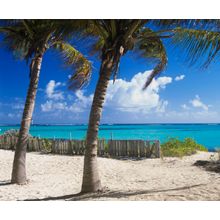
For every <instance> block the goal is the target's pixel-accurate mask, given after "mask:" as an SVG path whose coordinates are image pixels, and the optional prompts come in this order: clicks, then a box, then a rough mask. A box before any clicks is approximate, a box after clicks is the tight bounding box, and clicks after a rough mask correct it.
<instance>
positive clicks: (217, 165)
mask: <svg viewBox="0 0 220 220" xmlns="http://www.w3.org/2000/svg"><path fill="white" fill-rule="evenodd" d="M193 165H194V166H197V167H201V168H203V169H205V170H206V171H211V172H215V173H220V161H208V160H197V161H196V162H195V163H194V164H193Z"/></svg>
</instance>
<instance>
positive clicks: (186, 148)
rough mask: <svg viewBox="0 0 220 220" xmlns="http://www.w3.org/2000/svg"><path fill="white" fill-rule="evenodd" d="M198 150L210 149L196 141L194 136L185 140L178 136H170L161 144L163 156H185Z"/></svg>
mask: <svg viewBox="0 0 220 220" xmlns="http://www.w3.org/2000/svg"><path fill="white" fill-rule="evenodd" d="M197 151H208V149H207V148H206V147H205V146H203V145H201V144H198V143H196V142H195V141H194V140H193V139H192V138H185V139H184V140H183V141H181V140H179V139H177V138H169V139H168V140H167V141H166V142H164V143H163V144H161V152H162V156H163V157H183V156H190V155H192V154H195V153H196V152H197Z"/></svg>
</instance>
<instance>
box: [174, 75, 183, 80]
mask: <svg viewBox="0 0 220 220" xmlns="http://www.w3.org/2000/svg"><path fill="white" fill-rule="evenodd" d="M184 78H185V75H180V76H176V77H175V81H180V80H183V79H184Z"/></svg>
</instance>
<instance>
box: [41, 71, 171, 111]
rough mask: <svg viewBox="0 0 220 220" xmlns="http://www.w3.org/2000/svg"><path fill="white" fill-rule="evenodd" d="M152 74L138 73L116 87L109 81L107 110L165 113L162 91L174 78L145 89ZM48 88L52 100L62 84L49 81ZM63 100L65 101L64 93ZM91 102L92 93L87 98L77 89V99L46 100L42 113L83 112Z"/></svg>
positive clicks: (166, 103) (158, 79)
mask: <svg viewBox="0 0 220 220" xmlns="http://www.w3.org/2000/svg"><path fill="white" fill-rule="evenodd" d="M150 73H151V71H145V72H144V73H138V74H136V75H134V77H133V78H132V79H131V80H130V81H128V80H125V79H124V80H123V79H116V81H115V83H114V84H113V80H110V82H109V87H108V89H107V94H106V100H105V103H104V105H105V107H106V108H107V109H114V110H115V109H116V110H118V111H120V112H132V113H144V114H146V113H148V112H150V111H151V110H153V109H154V110H155V111H156V112H164V111H165V108H166V107H167V105H168V101H167V100H163V99H161V98H160V95H159V92H160V90H161V89H164V88H165V87H166V85H168V84H169V83H171V82H172V78H171V77H166V76H164V77H159V78H157V79H153V81H152V83H151V85H150V86H149V87H148V88H147V89H146V90H143V89H142V88H143V86H144V83H145V81H146V79H147V77H148V76H149V74H150ZM48 85H50V86H49V88H50V90H49V92H48V94H49V97H51V96H52V97H53V96H54V95H55V94H57V93H56V92H55V91H54V88H55V87H56V86H59V85H60V84H58V83H55V81H52V82H51V81H50V82H49V83H48ZM62 97H63V98H64V95H63V94H62ZM92 99H93V94H90V95H85V94H84V91H82V90H78V91H76V93H75V95H74V96H73V95H69V94H68V95H67V96H66V98H65V101H61V100H55V99H50V100H48V101H46V103H44V104H41V110H42V111H43V112H49V111H55V110H62V111H68V112H76V113H80V112H84V111H88V110H89V109H90V106H91V103H92Z"/></svg>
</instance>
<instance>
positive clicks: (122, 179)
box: [0, 150, 220, 201]
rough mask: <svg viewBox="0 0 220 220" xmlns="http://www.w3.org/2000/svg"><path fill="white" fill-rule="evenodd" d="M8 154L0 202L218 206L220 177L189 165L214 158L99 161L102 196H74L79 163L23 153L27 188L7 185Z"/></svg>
mask: <svg viewBox="0 0 220 220" xmlns="http://www.w3.org/2000/svg"><path fill="white" fill-rule="evenodd" d="M13 155H14V153H13V152H12V151H7V150H0V200H145V201H146V200H149V201H152V200H160V201H163V200H171V201H172V200H197V201H198V200H220V174H219V173H215V172H209V171H206V170H205V169H203V168H201V167H197V166H193V163H194V162H195V161H197V160H210V157H212V155H213V157H217V155H216V154H214V153H207V152H199V153H197V154H195V155H193V156H187V157H183V158H182V159H180V158H164V159H143V160H118V159H108V158H98V162H99V169H100V175H101V180H102V185H103V186H104V191H103V192H100V193H95V194H87V195H77V193H79V192H80V187H81V180H82V168H83V157H82V156H60V155H46V154H40V153H27V175H28V179H29V183H28V184H27V185H23V186H19V185H14V184H13V185H12V184H9V180H10V175H11V168H12V161H13Z"/></svg>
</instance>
